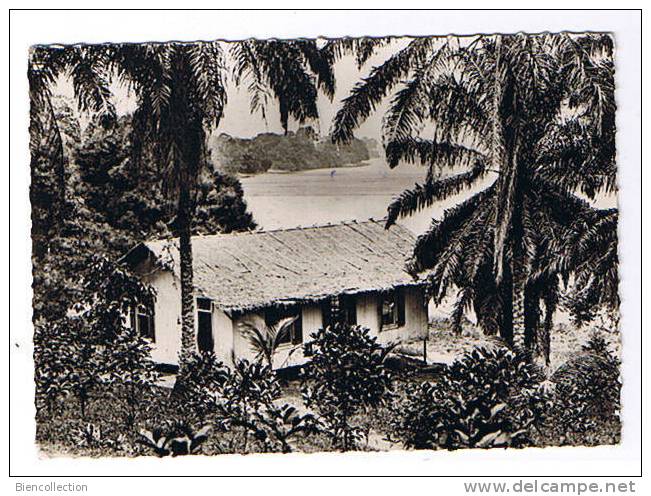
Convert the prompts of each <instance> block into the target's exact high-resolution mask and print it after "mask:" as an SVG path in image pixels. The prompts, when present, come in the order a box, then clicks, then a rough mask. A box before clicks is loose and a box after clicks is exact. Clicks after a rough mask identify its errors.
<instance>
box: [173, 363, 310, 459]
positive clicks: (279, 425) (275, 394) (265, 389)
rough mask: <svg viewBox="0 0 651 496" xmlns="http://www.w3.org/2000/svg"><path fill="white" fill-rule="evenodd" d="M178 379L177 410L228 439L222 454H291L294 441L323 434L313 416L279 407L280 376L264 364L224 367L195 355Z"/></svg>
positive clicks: (287, 406) (190, 419) (216, 445)
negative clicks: (276, 452)
mask: <svg viewBox="0 0 651 496" xmlns="http://www.w3.org/2000/svg"><path fill="white" fill-rule="evenodd" d="M182 374H183V375H181V376H179V378H178V381H177V384H180V386H179V389H178V392H177V393H176V394H175V395H174V396H175V398H174V400H173V408H175V409H177V410H178V411H180V412H182V416H183V418H185V419H187V420H188V421H193V422H195V423H196V422H205V423H208V424H209V425H211V426H212V427H213V428H214V430H215V431H217V432H222V433H229V435H230V440H229V441H228V445H227V446H224V445H223V444H222V445H220V444H219V443H218V442H217V440H213V441H212V442H214V443H216V444H215V448H216V449H217V450H218V451H220V452H228V451H233V449H234V448H237V451H239V452H246V451H247V450H249V449H251V447H252V446H253V447H257V449H258V450H260V451H282V452H290V451H292V446H291V441H292V439H294V438H295V437H296V436H298V435H301V434H312V433H316V432H318V425H317V423H316V421H315V419H314V417H313V416H312V415H310V414H305V415H302V414H299V412H298V411H297V410H296V408H295V407H293V406H291V405H289V404H286V403H285V404H281V403H279V402H278V400H279V398H280V395H281V389H280V386H279V384H278V380H277V378H276V374H275V373H274V372H273V370H272V369H271V368H270V367H269V366H265V365H263V364H262V363H261V362H249V361H247V360H238V361H236V362H235V364H234V366H233V368H232V369H231V368H228V367H225V366H224V365H223V364H222V363H221V362H219V361H218V360H217V359H216V358H215V356H214V355H213V354H212V353H203V354H196V355H194V356H193V357H191V359H190V361H189V363H188V366H187V367H186V368H185V370H184V371H183V372H182Z"/></svg>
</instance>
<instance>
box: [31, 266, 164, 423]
mask: <svg viewBox="0 0 651 496" xmlns="http://www.w3.org/2000/svg"><path fill="white" fill-rule="evenodd" d="M88 274H89V276H88V277H87V278H84V279H82V284H83V290H84V293H85V294H86V295H88V296H87V297H86V298H84V299H82V300H81V301H80V302H79V303H78V304H77V305H76V310H77V314H75V315H69V316H66V317H63V318H61V319H60V320H58V321H54V322H52V321H47V320H41V321H37V324H36V328H35V333H34V363H35V382H36V406H37V409H39V410H47V411H49V412H52V411H53V410H56V409H57V408H58V407H59V406H60V403H61V402H62V401H63V400H65V399H66V398H68V397H72V398H74V399H75V400H76V401H77V402H78V405H79V409H80V415H81V417H82V418H84V416H85V413H86V405H87V404H88V401H89V399H90V397H91V395H92V394H93V393H94V392H95V390H96V389H98V388H99V387H101V386H108V387H109V388H110V386H112V385H114V384H117V385H118V388H116V389H115V391H118V392H117V394H119V395H121V396H122V397H123V398H124V400H125V401H126V403H127V405H128V406H129V409H130V410H129V412H128V413H129V415H130V416H129V417H128V418H127V419H125V421H126V422H127V423H129V424H133V422H134V419H135V415H136V413H137V411H138V406H139V402H140V400H142V399H143V398H144V396H143V391H146V390H147V389H148V388H150V387H151V386H152V384H153V382H154V381H155V379H156V373H155V371H154V363H153V362H152V360H151V356H150V345H149V342H148V341H147V340H145V339H144V338H143V337H142V336H140V335H139V334H137V333H136V332H135V331H134V330H133V329H131V328H130V326H129V325H127V322H126V315H128V312H129V309H130V308H133V307H135V306H136V305H138V304H148V303H149V302H151V301H152V299H153V298H154V297H155V296H154V294H153V293H152V290H151V289H149V288H148V287H146V286H145V285H143V284H142V283H141V282H140V280H139V279H138V278H137V277H135V276H133V275H131V274H129V273H128V272H126V271H125V270H123V269H122V268H120V267H117V266H116V265H115V264H113V263H111V262H109V261H108V260H106V259H103V258H97V259H95V260H94V261H93V263H92V264H91V266H90V267H89V271H88Z"/></svg>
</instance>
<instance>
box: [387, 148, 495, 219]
mask: <svg viewBox="0 0 651 496" xmlns="http://www.w3.org/2000/svg"><path fill="white" fill-rule="evenodd" d="M485 173H486V168H485V167H484V163H483V162H481V161H477V162H476V163H475V165H474V166H473V168H472V169H471V170H470V171H468V172H464V173H462V174H457V175H454V176H451V177H446V178H443V179H434V177H433V174H432V173H431V169H430V171H429V173H428V175H427V180H426V182H425V184H423V185H420V184H416V186H415V187H414V188H413V189H410V190H406V191H403V192H402V193H401V194H400V196H398V197H397V198H395V199H394V200H393V201H392V202H391V204H390V205H389V207H388V209H387V220H386V227H387V228H389V227H391V226H392V225H393V224H395V222H396V220H397V219H398V217H406V216H409V215H412V214H414V213H415V212H418V211H419V210H422V209H424V208H427V207H429V206H431V205H432V204H433V203H434V202H435V201H439V200H443V199H445V198H447V197H449V196H452V195H455V194H458V193H460V192H461V191H463V190H464V189H466V188H469V187H470V186H472V185H473V184H474V183H475V182H476V181H477V180H478V179H480V178H482V177H483V176H484V174H485Z"/></svg>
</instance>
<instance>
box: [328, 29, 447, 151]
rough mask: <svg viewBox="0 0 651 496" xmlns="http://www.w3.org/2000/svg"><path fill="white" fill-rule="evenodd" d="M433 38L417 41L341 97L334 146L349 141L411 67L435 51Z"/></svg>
mask: <svg viewBox="0 0 651 496" xmlns="http://www.w3.org/2000/svg"><path fill="white" fill-rule="evenodd" d="M436 44H437V41H436V40H435V39H433V38H417V39H415V40H413V41H412V42H410V43H409V45H407V47H406V48H403V49H402V50H400V51H399V52H398V53H396V54H394V55H393V56H391V57H390V58H389V59H388V60H387V61H385V62H384V63H383V64H382V65H380V66H378V67H375V68H373V70H372V71H371V73H370V75H369V76H368V77H366V78H364V79H363V80H362V81H361V82H360V83H358V84H357V85H355V87H354V88H353V89H352V90H351V93H350V95H349V96H347V97H346V98H344V100H343V101H342V106H341V108H340V109H339V111H338V112H337V114H336V116H335V118H334V122H333V131H332V140H333V142H335V143H343V142H347V141H350V140H351V139H352V137H353V132H354V130H355V129H356V128H357V127H358V126H359V125H360V124H361V123H362V122H363V121H364V120H366V118H367V117H368V116H369V115H370V114H371V113H372V112H373V111H374V110H375V109H376V108H377V106H378V105H379V104H380V102H381V101H382V99H383V98H384V97H385V96H386V95H387V94H388V93H389V91H390V90H391V89H392V88H394V87H395V86H397V85H398V84H399V83H400V82H401V81H402V78H404V77H405V76H407V75H408V74H409V72H410V71H411V70H412V69H413V67H417V66H420V65H421V64H422V63H424V61H425V60H426V59H427V57H428V56H429V54H430V52H431V50H433V49H434V48H435V46H436Z"/></svg>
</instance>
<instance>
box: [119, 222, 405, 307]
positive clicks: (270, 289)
mask: <svg viewBox="0 0 651 496" xmlns="http://www.w3.org/2000/svg"><path fill="white" fill-rule="evenodd" d="M414 242H415V239H414V236H413V235H412V234H411V233H410V232H409V231H407V230H406V229H405V228H403V227H401V226H399V225H394V226H392V227H391V228H390V229H388V230H387V229H385V228H384V224H383V223H382V222H379V221H374V220H369V221H365V222H345V223H342V224H334V225H324V226H315V227H298V228H292V229H279V230H274V231H254V232H248V233H237V234H217V235H212V236H195V237H193V238H192V246H193V248H192V251H193V255H194V283H195V289H196V291H197V293H198V294H201V295H202V296H205V297H207V298H210V299H212V300H213V301H214V303H215V305H216V306H217V307H219V308H221V309H222V310H224V311H226V312H228V313H233V312H238V311H243V310H253V309H256V308H262V307H265V306H269V305H270V304H274V303H275V304H279V303H283V302H286V303H291V302H294V301H318V300H322V299H324V298H326V297H328V296H331V295H336V294H344V293H348V294H352V293H362V292H368V291H374V290H386V289H390V288H393V287H397V286H408V285H414V284H417V283H416V281H414V279H413V278H412V277H411V276H410V275H409V274H408V273H407V272H406V271H405V263H406V261H407V258H408V257H409V256H410V255H411V253H412V250H413V246H414ZM177 243H178V240H176V239H175V240H165V241H150V242H145V243H143V244H141V245H139V246H138V247H136V248H135V249H134V250H132V251H131V252H130V253H129V254H128V255H127V256H126V259H127V260H131V262H137V261H138V260H139V259H142V256H143V255H145V254H146V255H153V256H154V257H155V258H156V259H157V260H159V261H162V262H163V266H166V267H168V268H170V269H171V270H173V271H174V272H175V273H176V275H177V276H178V275H179V263H178V248H177V246H178V244H177Z"/></svg>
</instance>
